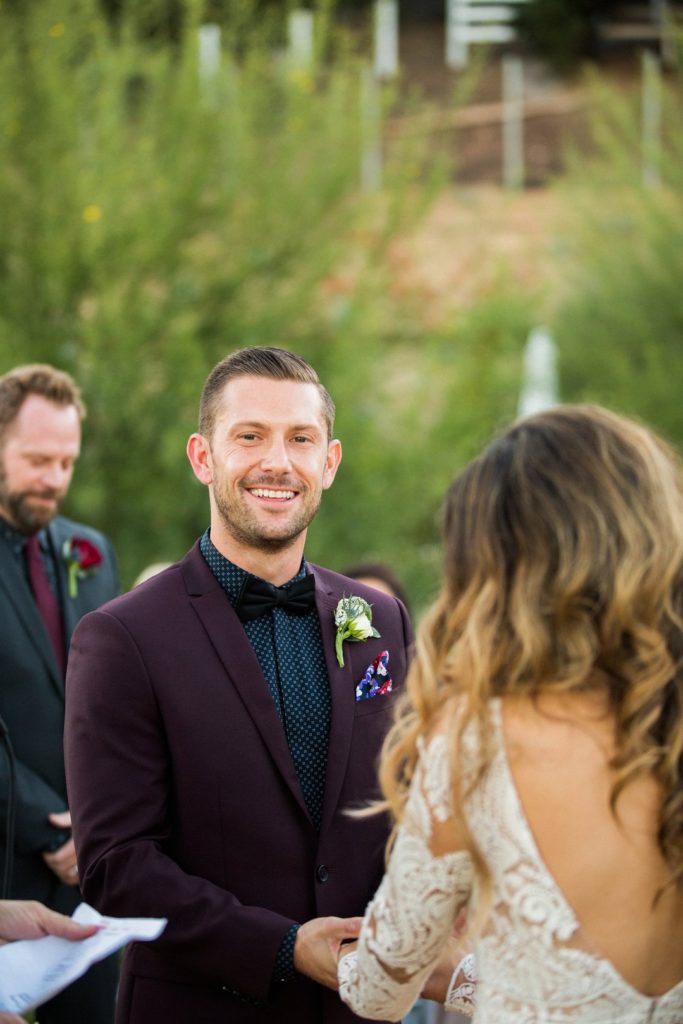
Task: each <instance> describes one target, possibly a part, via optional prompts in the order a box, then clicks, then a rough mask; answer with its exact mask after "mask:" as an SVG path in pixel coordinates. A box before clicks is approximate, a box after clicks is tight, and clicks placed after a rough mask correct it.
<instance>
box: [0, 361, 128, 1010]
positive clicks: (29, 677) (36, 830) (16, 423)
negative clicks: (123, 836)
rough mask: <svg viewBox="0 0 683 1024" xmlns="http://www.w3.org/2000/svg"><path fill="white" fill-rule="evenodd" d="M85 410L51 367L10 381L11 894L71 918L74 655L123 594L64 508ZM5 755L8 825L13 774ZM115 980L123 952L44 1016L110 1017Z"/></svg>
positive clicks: (20, 372)
mask: <svg viewBox="0 0 683 1024" xmlns="http://www.w3.org/2000/svg"><path fill="white" fill-rule="evenodd" d="M84 414H85V408H84V405H83V402H82V400H81V396H80V393H79V390H78V388H77V386H76V384H75V383H74V381H73V380H72V379H71V377H70V376H69V375H68V374H66V373H63V372H61V371H60V370H56V369H55V368H54V367H52V366H45V365H32V366H20V367H17V368H15V369H13V370H10V372H9V373H6V374H4V375H3V376H2V377H0V717H1V718H2V719H3V720H4V722H5V723H6V726H7V731H8V733H9V736H10V740H11V743H12V747H13V749H14V752H15V755H16V831H15V837H14V844H13V845H14V849H13V850H12V851H10V852H11V853H13V872H12V884H11V888H10V893H9V895H11V896H12V897H14V898H17V899H31V900H40V901H41V902H42V903H45V904H47V906H48V907H51V908H52V909H53V910H57V911H59V912H61V913H66V914H70V913H71V912H72V911H73V910H74V908H75V907H76V905H77V904H78V903H79V902H80V899H81V896H80V892H79V889H78V868H77V866H76V853H75V850H74V843H73V839H72V838H71V818H70V815H69V810H68V805H67V793H66V781H65V775H64V749H63V740H62V736H63V731H64V673H65V666H66V659H67V653H68V650H69V643H70V640H71V634H72V632H73V630H74V628H75V626H76V623H77V622H78V620H79V619H80V618H81V616H82V615H84V614H85V612H88V611H91V610H92V609H94V608H97V607H98V605H101V604H103V603H104V602H105V601H108V600H109V599H110V598H112V597H114V596H115V595H116V594H117V593H118V592H119V585H118V574H117V568H116V559H115V556H114V552H113V549H112V546H111V544H110V543H109V541H108V540H107V538H106V537H104V536H103V535H102V534H101V533H99V532H98V531H97V530H93V529H91V527H89V526H84V525H83V524H82V523H75V522H72V521H71V520H69V519H64V518H63V517H62V516H59V515H58V511H59V508H60V505H61V503H62V501H63V500H64V498H65V497H66V495H67V491H68V490H69V485H70V483H71V477H72V474H73V471H74V465H75V463H76V459H77V458H78V455H79V452H80V447H81V421H82V419H83V416H84ZM0 761H1V763H0V809H1V811H2V820H3V822H5V821H6V820H7V812H8V802H7V798H8V794H9V785H8V781H9V776H8V771H7V764H6V761H5V759H4V758H2V759H0ZM0 843H1V844H3V846H4V843H5V829H4V827H3V828H2V829H1V830H0ZM1 852H2V855H3V856H4V857H6V856H7V851H6V850H5V849H1ZM116 980H117V970H116V961H115V960H114V959H111V958H110V959H109V960H106V961H104V962H103V963H102V964H98V965H96V966H95V967H94V968H93V969H92V970H91V971H89V972H88V973H87V974H86V975H85V977H84V978H82V979H80V980H79V981H77V982H76V983H75V984H73V985H71V986H70V987H69V988H68V989H66V990H65V991H64V992H62V993H61V994H60V995H58V996H55V998H54V999H52V1000H50V1002H48V1003H46V1004H45V1005H44V1006H42V1007H41V1009H40V1022H41V1024H75V1022H80V1021H84V1022H85V1021H87V1022H88V1024H108V1022H111V1021H112V1020H113V1019H114V996H115V990H116Z"/></svg>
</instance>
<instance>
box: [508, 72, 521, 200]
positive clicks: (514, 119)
mask: <svg viewBox="0 0 683 1024" xmlns="http://www.w3.org/2000/svg"><path fill="white" fill-rule="evenodd" d="M503 184H504V185H505V187H506V188H511V189H515V188H522V186H523V185H524V64H523V62H522V59H521V57H511V56H505V57H503Z"/></svg>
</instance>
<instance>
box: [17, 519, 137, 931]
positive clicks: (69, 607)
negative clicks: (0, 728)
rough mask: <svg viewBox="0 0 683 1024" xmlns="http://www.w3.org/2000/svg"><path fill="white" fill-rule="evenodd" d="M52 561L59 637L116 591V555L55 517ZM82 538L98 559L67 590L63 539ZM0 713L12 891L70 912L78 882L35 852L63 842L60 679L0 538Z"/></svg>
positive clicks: (84, 530) (92, 534) (24, 585)
mask: <svg viewBox="0 0 683 1024" xmlns="http://www.w3.org/2000/svg"><path fill="white" fill-rule="evenodd" d="M47 535H48V540H49V543H50V546H51V548H52V551H53V554H54V561H55V565H56V567H57V584H58V590H59V595H58V596H59V603H60V606H61V608H62V617H63V622H64V634H65V641H66V644H67V646H68V643H69V641H70V639H71V634H72V633H73V630H74V629H75V627H76V623H77V622H78V620H79V619H80V618H81V616H82V615H84V614H85V613H86V612H89V611H92V609H93V608H97V607H98V606H99V605H101V604H104V602H105V601H109V600H110V599H111V598H112V597H114V596H115V595H116V594H117V593H118V592H119V583H118V573H117V568H116V559H115V556H114V551H113V549H112V546H111V544H110V543H109V541H108V540H107V538H106V537H104V536H103V534H101V533H98V532H97V531H96V530H93V529H91V528H90V527H89V526H84V525H83V524H82V523H74V522H71V520H69V519H63V518H61V517H58V518H56V519H54V520H53V521H52V523H51V524H50V525H49V527H48V529H47ZM71 537H80V538H84V539H87V540H89V541H90V542H91V543H92V544H94V545H95V546H96V547H97V548H98V549H99V550H100V552H101V553H102V557H103V561H102V563H101V565H99V566H98V567H97V569H95V570H94V571H92V572H91V573H89V574H88V575H87V576H86V577H85V578H83V579H79V580H78V593H77V596H76V597H75V598H72V597H70V596H69V593H68V578H67V564H66V562H65V561H64V559H63V557H62V547H63V545H64V542H65V541H66V540H68V539H70V538H71ZM0 715H2V717H3V719H4V720H5V723H6V724H7V728H8V730H9V734H10V739H11V742H12V746H13V748H14V752H15V756H16V761H17V817H16V841H15V853H14V873H13V885H12V895H13V896H15V897H17V898H25V899H28V898H30V899H37V900H41V901H42V902H43V903H47V904H48V905H49V906H51V907H56V908H58V909H60V910H62V911H64V912H66V913H70V912H71V910H72V909H73V908H74V907H75V906H76V904H77V903H78V902H79V900H80V893H79V891H78V887H77V886H66V885H62V884H61V883H60V882H59V879H58V878H57V876H56V875H55V874H54V872H52V871H51V870H50V869H49V868H48V867H47V866H46V864H45V863H44V861H43V858H42V856H41V853H42V851H43V850H46V849H47V848H48V847H49V846H51V845H54V844H55V843H60V842H65V841H66V839H67V838H68V832H60V831H58V830H56V829H55V828H53V826H52V825H50V823H49V822H48V820H47V816H48V814H49V813H50V812H52V811H63V810H66V808H67V798H66V781H65V777H64V749H63V732H64V681H63V679H62V676H61V672H60V669H59V666H58V664H57V659H56V657H55V654H54V649H53V647H52V644H51V643H50V639H49V636H48V634H47V631H46V629H45V626H44V625H43V620H42V619H41V617H40V613H39V611H38V608H37V606H36V602H35V600H34V598H33V594H32V593H31V589H30V587H29V584H28V582H27V580H26V578H25V574H24V573H23V572H22V568H21V566H20V565H18V563H17V560H16V557H15V555H14V553H13V552H12V551H10V549H9V548H8V546H7V544H6V543H5V542H4V540H3V539H2V538H0ZM6 798H7V764H6V761H5V758H4V757H3V755H2V753H1V752H0V814H1V815H2V827H1V828H0V857H2V858H4V854H5V850H4V842H5V830H4V822H5V815H6V812H7V806H6Z"/></svg>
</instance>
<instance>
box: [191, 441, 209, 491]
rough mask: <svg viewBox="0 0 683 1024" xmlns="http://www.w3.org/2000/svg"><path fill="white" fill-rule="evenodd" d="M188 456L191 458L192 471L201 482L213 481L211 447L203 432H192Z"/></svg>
mask: <svg viewBox="0 0 683 1024" xmlns="http://www.w3.org/2000/svg"><path fill="white" fill-rule="evenodd" d="M187 457H188V459H189V460H190V465H191V466H192V471H193V473H194V475H195V476H196V477H197V479H198V480H199V482H200V483H202V484H206V485H207V487H208V485H209V484H212V483H213V464H212V462H211V447H210V445H209V442H208V441H207V440H206V438H205V437H204V435H203V434H192V435H191V436H190V439H189V441H188V442H187Z"/></svg>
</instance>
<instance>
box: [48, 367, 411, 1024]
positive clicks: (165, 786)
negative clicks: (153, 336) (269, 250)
mask: <svg viewBox="0 0 683 1024" xmlns="http://www.w3.org/2000/svg"><path fill="white" fill-rule="evenodd" d="M333 420H334V404H333V402H332V399H331V398H330V396H329V394H328V392H327V390H326V389H325V388H324V387H323V385H322V384H321V383H320V381H319V379H318V376H317V374H316V372H315V370H314V369H313V368H312V367H311V366H310V365H309V364H308V363H306V362H305V361H304V360H303V359H301V358H300V357H298V356H296V355H294V354H292V353H290V352H286V351H284V350H282V349H277V348H249V349H243V350H240V351H238V352H235V353H233V354H232V355H230V356H228V357H227V358H226V359H224V360H223V361H222V362H221V363H219V364H218V365H217V366H216V367H215V368H214V370H213V371H212V372H211V374H210V375H209V377H208V379H207V381H206V384H205V386H204V390H203V393H202V397H201V402H200V410H199V432H198V433H195V434H192V436H191V437H190V440H189V442H188V446H187V452H188V457H189V459H190V463H191V465H192V469H193V471H194V473H195V475H196V477H197V478H198V479H199V480H200V481H201V483H203V484H204V485H205V486H206V487H207V489H208V493H209V502H210V524H211V525H210V528H209V529H208V530H207V531H206V533H205V534H204V535H203V537H201V539H200V540H199V541H198V542H197V543H196V544H195V546H194V547H193V548H192V549H191V551H190V552H189V554H188V555H187V556H186V557H185V558H184V559H183V560H182V561H181V562H179V563H177V564H176V565H174V566H172V567H171V568H170V569H167V570H166V571H165V572H163V573H161V574H160V575H158V576H156V577H154V578H153V579H151V580H149V581H148V582H147V583H145V584H143V585H141V586H139V587H137V588H136V589H135V590H133V591H132V592H131V593H129V594H127V595H125V596H124V597H122V598H119V599H118V600H116V601H113V602H111V603H110V604H108V605H106V606H105V607H104V608H103V609H101V610H99V611H98V612H95V613H93V614H92V615H88V616H86V618H85V619H84V620H83V621H82V622H81V624H80V626H79V628H78V630H77V632H76V634H75V636H74V639H73V643H72V650H71V656H70V661H69V672H68V679H67V727H66V753H67V772H68V783H69V793H70V798H71V808H72V816H73V822H74V833H75V836H76V843H77V848H78V852H79V865H80V871H81V878H82V886H83V892H84V894H85V897H86V899H88V900H89V901H90V902H91V903H92V904H94V905H95V906H96V907H97V908H98V909H99V910H100V911H102V912H103V913H106V914H113V915H123V916H128V915H130V916H133V915H135V916H138V915H150V916H153V917H166V918H168V927H167V928H166V931H165V932H164V934H163V936H162V937H161V938H160V939H159V940H157V941H156V942H155V943H150V944H139V945H137V944H133V945H132V946H131V947H130V948H129V949H128V951H127V953H126V959H125V964H124V968H123V976H122V983H121V991H120V996H119V1004H118V1011H117V1021H118V1022H119V1024H149V1021H154V1020H159V1021H161V1020H163V1021H164V1024H175V1022H177V1024H181V1022H182V1024H186V1022H187V1021H190V1020H191V1021H192V1022H193V1024H220V1022H222V1021H226V1022H231V1024H232V1022H237V1024H240V1022H245V1024H247V1022H249V1024H260V1022H266V1021H278V1022H289V1021H291V1022H292V1024H293V1022H297V1024H342V1022H350V1021H353V1020H357V1018H356V1017H354V1015H353V1014H352V1013H351V1011H350V1010H349V1009H348V1008H347V1007H345V1006H344V1005H343V1004H342V1003H341V1001H340V1000H339V998H338V996H337V994H336V987H337V976H336V951H337V949H338V947H339V945H340V943H341V942H342V941H343V940H344V939H345V938H352V937H353V936H355V935H356V933H357V929H358V925H359V920H358V916H359V915H362V913H363V911H364V909H365V906H366V904H367V902H368V901H369V899H370V897H371V896H372V894H373V892H374V890H375V887H376V885H377V884H378V882H379V879H380V877H381V875H382V869H383V850H384V845H385V842H386V838H387V834H386V822H385V821H384V819H383V818H382V817H378V816H374V817H371V818H365V819H361V820H358V819H353V818H351V817H349V816H348V815H347V814H346V813H345V811H346V810H347V809H348V808H349V807H351V806H358V805H359V804H361V803H363V802H365V801H367V800H368V799H370V798H372V797H374V796H376V794H377V787H376V777H375V766H376V760H377V756H378V753H379V748H380V745H381V743H382V739H383V737H384V735H385V732H386V730H387V727H388V725H389V723H390V720H391V716H392V708H393V704H394V701H395V699H396V695H397V691H400V689H401V687H402V685H403V681H404V677H405V672H406V660H407V649H408V646H409V644H410V641H411V635H410V626H409V622H408V618H407V615H406V612H405V609H404V608H403V606H402V605H401V604H400V602H398V601H396V600H395V599H394V598H391V597H387V596H385V595H384V594H381V593H380V592H378V591H376V590H372V589H370V588H368V587H365V586H363V585H361V584H360V583H357V582H355V581H352V580H349V579H347V578H346V577H343V576H339V575H338V574H336V573H333V572H330V571H329V570H327V569H323V568H320V567H319V566H315V565H311V564H309V563H307V562H306V561H305V560H304V544H305V540H306V532H307V529H308V526H309V524H310V522H311V521H312V519H313V517H314V516H315V514H316V512H317V510H318V507H319V505H320V500H321V496H322V492H323V491H324V490H327V488H329V487H330V485H331V484H332V482H333V480H334V477H335V474H336V472H337V469H338V466H339V462H340V459H341V445H340V443H339V441H337V440H334V439H333V433H332V432H333ZM351 596H353V597H359V598H361V599H363V601H365V602H367V603H368V605H371V606H372V607H371V619H372V629H370V627H369V624H368V625H366V623H365V620H363V619H361V618H357V621H356V622H355V623H354V622H350V621H349V620H348V615H349V608H352V609H353V608H355V607H357V606H356V605H355V604H354V603H353V602H352V603H351V604H349V602H348V601H346V602H344V600H343V599H344V598H347V599H348V598H349V597H351ZM360 608H361V614H365V611H366V609H367V610H369V609H368V608H367V606H366V605H363V604H361V605H360ZM354 614H355V613H354ZM335 615H336V621H335ZM338 631H341V632H342V633H343V635H344V636H345V639H344V640H343V641H342V642H341V644H340V653H341V656H338V653H337V652H336V650H335V647H336V641H337V636H338ZM374 634H376V635H374ZM342 662H343V664H341V663H342Z"/></svg>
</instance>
